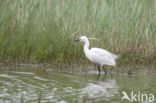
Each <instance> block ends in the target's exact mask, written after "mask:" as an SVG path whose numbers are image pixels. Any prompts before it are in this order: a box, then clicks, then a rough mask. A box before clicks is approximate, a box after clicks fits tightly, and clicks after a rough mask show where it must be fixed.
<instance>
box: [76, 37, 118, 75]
mask: <svg viewBox="0 0 156 103" xmlns="http://www.w3.org/2000/svg"><path fill="white" fill-rule="evenodd" d="M75 41H83V42H85V45H84V53H85V55H86V57H87V58H88V59H89V60H90V61H91V62H94V63H96V64H97V65H98V69H99V65H101V66H104V65H110V66H115V65H116V62H115V59H117V58H118V57H119V56H118V55H115V54H113V53H110V52H108V51H107V50H104V49H101V48H91V49H89V40H88V38H87V37H86V36H81V37H80V38H79V39H78V40H75ZM99 72H100V71H99Z"/></svg>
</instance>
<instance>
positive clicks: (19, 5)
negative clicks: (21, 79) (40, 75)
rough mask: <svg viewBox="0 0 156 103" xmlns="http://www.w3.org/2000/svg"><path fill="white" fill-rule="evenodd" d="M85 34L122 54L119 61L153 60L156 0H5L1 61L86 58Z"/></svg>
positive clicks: (0, 5) (0, 18)
mask: <svg viewBox="0 0 156 103" xmlns="http://www.w3.org/2000/svg"><path fill="white" fill-rule="evenodd" d="M75 31H79V32H78V33H77V35H76V37H79V36H81V35H86V36H88V37H96V38H100V42H98V41H91V46H97V47H101V48H104V49H106V50H109V51H111V52H113V53H116V54H120V55H121V58H120V60H119V62H120V63H121V62H122V63H147V62H151V63H154V62H155V59H154V58H156V53H155V48H156V2H155V0H2V1H0V61H1V62H26V63H29V62H30V63H33V62H50V63H54V64H55V63H69V62H75V63H88V62H86V61H87V60H86V59H84V58H85V56H84V53H83V47H82V46H83V43H72V40H73V37H72V34H73V33H74V32H75Z"/></svg>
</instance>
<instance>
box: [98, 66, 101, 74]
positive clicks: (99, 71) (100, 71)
mask: <svg viewBox="0 0 156 103" xmlns="http://www.w3.org/2000/svg"><path fill="white" fill-rule="evenodd" d="M98 70H99V75H100V73H101V70H100V66H99V65H98Z"/></svg>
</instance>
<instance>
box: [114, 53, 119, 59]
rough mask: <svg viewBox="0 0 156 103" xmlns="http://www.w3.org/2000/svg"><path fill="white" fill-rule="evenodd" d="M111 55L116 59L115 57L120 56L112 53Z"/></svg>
mask: <svg viewBox="0 0 156 103" xmlns="http://www.w3.org/2000/svg"><path fill="white" fill-rule="evenodd" d="M112 56H113V58H114V59H117V58H119V57H120V55H116V54H112Z"/></svg>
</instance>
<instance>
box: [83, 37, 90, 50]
mask: <svg viewBox="0 0 156 103" xmlns="http://www.w3.org/2000/svg"><path fill="white" fill-rule="evenodd" d="M84 42H85V45H84V52H85V53H86V52H87V51H89V41H88V39H87V40H86V41H84Z"/></svg>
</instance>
